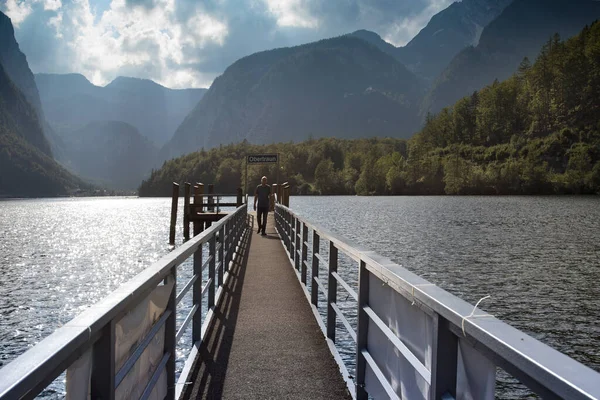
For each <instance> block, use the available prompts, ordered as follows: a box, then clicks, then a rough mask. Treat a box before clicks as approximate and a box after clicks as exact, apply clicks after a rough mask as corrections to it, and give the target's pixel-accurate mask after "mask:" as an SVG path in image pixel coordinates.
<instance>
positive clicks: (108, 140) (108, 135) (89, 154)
mask: <svg viewBox="0 0 600 400" xmlns="http://www.w3.org/2000/svg"><path fill="white" fill-rule="evenodd" d="M62 139H63V141H64V143H65V150H66V154H68V158H67V159H66V160H64V161H63V162H64V164H65V165H66V166H68V167H69V168H70V169H72V170H73V171H75V172H76V173H77V174H79V175H80V176H82V177H84V178H87V179H89V180H91V181H92V182H95V183H97V184H101V185H103V186H108V187H110V188H113V189H136V188H137V187H138V185H139V183H140V182H141V180H142V179H143V178H144V177H145V175H146V174H149V173H150V169H151V167H152V165H154V163H156V155H157V153H158V149H157V148H156V147H155V146H154V145H153V144H152V143H151V142H150V141H149V140H148V139H146V138H145V137H143V136H142V135H141V134H140V133H139V131H138V130H137V129H136V128H135V127H133V126H131V125H129V124H127V123H125V122H119V121H101V122H91V123H89V124H88V125H86V126H84V127H82V128H80V129H77V130H75V131H73V132H71V133H69V134H68V135H66V136H63V137H62Z"/></svg>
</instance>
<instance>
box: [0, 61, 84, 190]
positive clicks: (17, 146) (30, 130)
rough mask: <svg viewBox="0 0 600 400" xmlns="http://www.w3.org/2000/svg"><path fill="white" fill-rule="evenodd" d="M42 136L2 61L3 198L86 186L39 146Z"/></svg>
mask: <svg viewBox="0 0 600 400" xmlns="http://www.w3.org/2000/svg"><path fill="white" fill-rule="evenodd" d="M40 138H44V133H43V131H42V126H41V124H40V122H39V118H38V115H37V112H36V110H35V108H34V107H33V106H32V105H31V104H29V102H28V101H27V98H26V96H25V95H24V94H23V93H21V92H20V90H19V89H18V88H17V86H16V85H15V84H13V82H12V81H11V79H10V78H9V77H8V74H7V73H6V72H5V70H4V68H3V66H2V65H1V64H0V171H1V173H0V197H7V196H8V197H42V196H57V195H67V194H69V193H73V192H74V191H76V190H77V189H79V188H86V187H87V185H86V184H84V183H83V182H82V181H81V180H80V179H79V178H76V177H74V176H73V175H71V174H70V173H69V172H67V171H66V170H65V169H64V168H63V167H61V166H60V165H59V164H58V163H57V162H56V161H54V159H53V158H52V157H51V156H50V155H48V154H47V153H46V152H45V151H43V150H42V149H40V143H39V140H40ZM44 146H46V148H45V150H48V149H47V142H44Z"/></svg>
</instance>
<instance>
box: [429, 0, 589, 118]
mask: <svg viewBox="0 0 600 400" xmlns="http://www.w3.org/2000/svg"><path fill="white" fill-rule="evenodd" d="M573 3H577V4H576V6H574V4H573ZM597 18H600V2H597V1H594V0H555V1H553V2H547V1H544V0H515V1H514V2H512V3H511V4H510V5H508V6H507V7H506V8H505V9H504V10H503V11H502V13H500V15H499V16H498V17H497V18H496V19H495V20H494V21H492V22H490V23H489V24H488V26H486V27H485V28H484V30H483V32H482V34H481V38H480V40H479V44H478V45H477V46H476V47H473V46H470V47H467V48H465V49H464V50H462V51H461V52H460V53H458V54H457V55H456V56H455V57H454V58H453V59H452V61H451V62H450V63H449V64H448V66H447V67H446V69H445V70H444V71H443V72H442V73H441V74H440V75H439V76H438V78H437V79H436V81H435V83H434V85H433V87H432V88H431V89H430V91H429V92H428V94H427V95H426V97H425V99H424V101H423V105H422V107H421V115H422V116H425V115H426V114H427V113H428V112H430V113H437V112H439V111H440V110H441V109H442V108H443V107H446V106H449V105H451V104H452V103H454V102H455V101H457V100H458V99H460V98H461V97H463V96H466V95H468V94H471V93H472V92H473V91H475V90H478V89H480V88H482V87H484V86H485V85H488V84H490V83H492V82H493V81H494V80H495V79H498V80H504V79H507V78H508V77H509V76H510V75H512V74H513V73H514V72H515V71H516V70H517V67H518V65H519V63H520V62H521V61H522V60H523V58H524V57H528V58H529V60H530V61H532V62H533V61H535V59H536V57H537V54H538V53H539V49H540V48H541V47H542V45H543V44H544V42H546V41H548V40H549V39H550V38H551V37H552V35H554V34H555V33H558V34H559V35H560V36H561V37H562V38H568V37H571V36H573V35H575V34H577V33H578V32H579V31H580V30H581V29H582V28H583V27H584V26H585V25H586V24H590V23H592V22H593V21H594V20H595V19H597Z"/></svg>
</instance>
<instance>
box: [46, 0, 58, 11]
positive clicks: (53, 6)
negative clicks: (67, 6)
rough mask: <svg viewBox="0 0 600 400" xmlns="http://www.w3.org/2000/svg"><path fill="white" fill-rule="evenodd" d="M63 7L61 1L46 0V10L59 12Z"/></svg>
mask: <svg viewBox="0 0 600 400" xmlns="http://www.w3.org/2000/svg"><path fill="white" fill-rule="evenodd" d="M61 7H62V1H61V0H44V10H47V11H58V10H59V9H60V8H61Z"/></svg>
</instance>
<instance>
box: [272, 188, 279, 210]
mask: <svg viewBox="0 0 600 400" xmlns="http://www.w3.org/2000/svg"><path fill="white" fill-rule="evenodd" d="M271 199H272V200H271V202H272V203H273V207H272V208H271V211H273V210H275V203H279V192H277V184H276V183H274V184H272V185H271Z"/></svg>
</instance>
